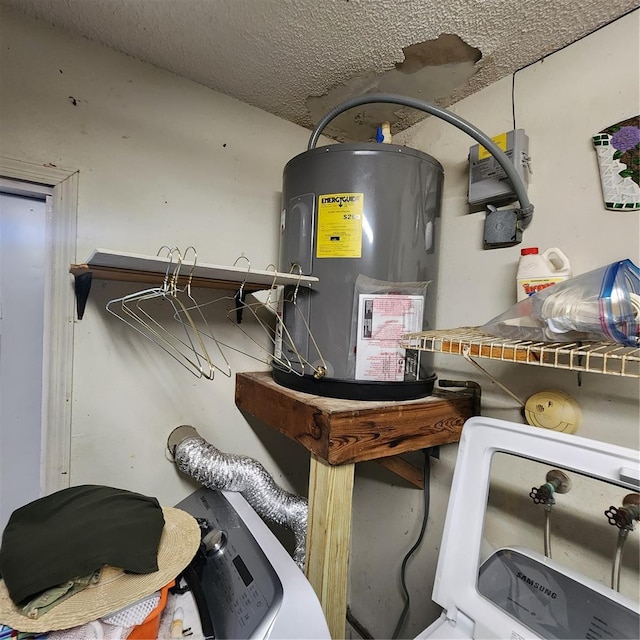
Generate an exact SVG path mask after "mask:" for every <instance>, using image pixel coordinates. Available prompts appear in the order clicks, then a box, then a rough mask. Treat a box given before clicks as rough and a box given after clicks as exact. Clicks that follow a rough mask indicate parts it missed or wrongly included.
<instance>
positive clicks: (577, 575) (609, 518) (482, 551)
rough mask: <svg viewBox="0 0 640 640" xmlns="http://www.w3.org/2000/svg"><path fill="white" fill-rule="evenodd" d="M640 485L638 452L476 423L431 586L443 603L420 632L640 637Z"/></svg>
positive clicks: (469, 426)
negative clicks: (638, 521)
mask: <svg viewBox="0 0 640 640" xmlns="http://www.w3.org/2000/svg"><path fill="white" fill-rule="evenodd" d="M639 487H640V465H639V461H638V452H637V451H634V450H631V449H627V448H623V447H619V446H615V445H611V444H607V443H603V442H599V441H595V440H589V439H586V438H582V437H578V436H575V435H568V434H564V433H557V432H554V431H549V430H545V429H540V428H535V427H529V426H526V425H521V424H514V423H510V422H505V421H500V420H494V419H490V418H483V417H477V418H471V419H470V420H468V421H467V423H466V424H465V426H464V428H463V432H462V436H461V440H460V445H459V452H458V458H457V460H456V467H455V471H454V476H453V483H452V487H451V495H450V500H449V506H448V510H447V515H446V521H445V527H444V532H443V536H442V546H441V550H440V555H439V558H438V565H437V569H436V577H435V583H434V589H433V595H432V598H433V601H434V602H436V603H437V604H439V605H440V606H441V607H442V608H443V612H442V615H441V616H440V618H439V619H438V620H436V621H435V622H434V623H433V624H432V625H430V626H429V627H428V628H427V629H425V630H424V631H423V632H422V633H420V634H419V635H418V636H417V638H421V639H425V638H435V639H449V638H450V639H453V638H456V639H469V638H476V639H478V638H500V639H507V638H509V639H511V640H521V639H522V638H544V639H560V638H561V639H566V640H569V639H571V640H575V639H576V638H616V639H619V638H630V639H631V638H633V639H637V638H638V637H640V633H639V632H640V617H639V615H638V599H637V598H638V574H637V570H638V567H637V565H638V531H637V530H636V531H633V530H632V529H633V524H632V521H633V520H634V519H635V518H636V517H637V515H638V511H637V507H638V497H639V496H638V493H637V492H638V489H639ZM625 494H626V495H625ZM621 505H627V506H621ZM633 509H635V511H633ZM605 512H606V513H605ZM623 515H624V516H625V517H623ZM627 516H628V517H627ZM516 521H517V522H516ZM611 525H616V526H611ZM629 525H630V526H629ZM625 528H626V530H627V533H626V534H625V533H624V531H623V530H624V529H625ZM557 532H562V533H563V537H562V538H561V537H560V536H557V538H555V537H554V533H557ZM622 540H627V547H626V551H625V553H626V554H627V555H628V556H629V559H630V561H631V566H627V565H622V564H621V563H620V561H621V558H622V552H623V551H624V550H625V547H624V546H622V545H621V541H622ZM556 545H557V547H558V548H557V549H555V546H556ZM629 545H632V548H629ZM592 547H593V549H592ZM609 554H610V555H609ZM616 568H617V574H616ZM611 570H613V571H612V572H611V573H609V572H610V571H611ZM621 574H622V576H621ZM621 577H622V578H623V580H622V587H623V588H621V586H620V580H621ZM614 587H615V588H614ZM625 591H626V593H625Z"/></svg>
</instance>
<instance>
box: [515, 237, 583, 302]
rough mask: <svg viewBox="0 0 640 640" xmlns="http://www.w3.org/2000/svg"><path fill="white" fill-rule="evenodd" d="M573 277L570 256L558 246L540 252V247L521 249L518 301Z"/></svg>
mask: <svg viewBox="0 0 640 640" xmlns="http://www.w3.org/2000/svg"><path fill="white" fill-rule="evenodd" d="M570 277H571V264H570V263H569V258H567V256H566V255H565V254H564V253H562V251H560V249H558V248H557V247H552V248H551V249H547V250H546V251H545V252H543V253H538V247H528V248H526V249H521V251H520V261H519V262H518V272H517V274H516V286H517V294H516V299H517V301H518V302H520V301H521V300H524V299H525V298H527V297H529V296H532V295H533V294H534V293H536V291H540V290H542V289H546V288H547V287H550V286H551V285H552V284H556V282H562V280H566V279H567V278H570Z"/></svg>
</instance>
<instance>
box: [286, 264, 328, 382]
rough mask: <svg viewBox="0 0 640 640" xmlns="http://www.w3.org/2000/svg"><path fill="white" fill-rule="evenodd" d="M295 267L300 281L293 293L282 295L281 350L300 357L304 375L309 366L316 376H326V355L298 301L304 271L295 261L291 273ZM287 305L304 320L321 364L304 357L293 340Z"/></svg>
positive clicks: (303, 322)
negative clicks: (285, 319)
mask: <svg viewBox="0 0 640 640" xmlns="http://www.w3.org/2000/svg"><path fill="white" fill-rule="evenodd" d="M294 269H297V271H298V281H297V282H296V286H295V288H294V289H293V292H292V294H291V295H290V296H289V297H287V296H286V295H285V296H283V297H282V300H281V305H280V313H279V314H278V319H279V325H278V326H279V327H282V329H283V330H284V333H283V334H282V336H281V341H282V342H281V350H282V352H283V353H284V351H285V349H287V348H288V349H290V350H291V351H292V352H293V353H294V354H295V357H296V358H298V360H299V362H300V364H301V365H302V372H301V373H300V375H304V371H305V368H306V367H308V368H309V370H310V371H311V372H312V375H313V377H314V378H317V379H319V378H324V377H325V376H326V375H327V363H326V361H325V359H324V356H323V355H322V352H321V351H320V347H319V346H318V343H317V342H316V339H315V338H314V336H313V332H312V331H311V328H310V327H309V322H308V320H307V318H306V316H305V314H304V312H303V311H302V309H301V308H300V307H299V306H298V304H297V302H298V291H299V289H300V281H301V279H302V276H303V272H302V267H301V266H300V265H299V264H297V263H294V264H293V265H292V266H291V269H290V270H289V273H293V272H294ZM286 305H290V307H291V308H293V312H294V314H296V316H297V317H299V318H300V319H301V320H302V324H303V325H304V328H305V330H306V332H307V335H308V336H309V339H310V340H311V343H312V344H313V348H314V349H315V352H316V354H317V356H318V358H317V359H316V360H315V362H316V363H317V362H318V361H319V362H320V364H313V363H312V362H311V361H310V360H308V359H307V358H304V357H303V356H302V354H301V353H300V351H299V350H298V348H297V346H296V345H295V341H294V340H293V338H292V337H291V334H290V333H289V331H288V330H287V328H286V325H285V324H284V316H285V306H286Z"/></svg>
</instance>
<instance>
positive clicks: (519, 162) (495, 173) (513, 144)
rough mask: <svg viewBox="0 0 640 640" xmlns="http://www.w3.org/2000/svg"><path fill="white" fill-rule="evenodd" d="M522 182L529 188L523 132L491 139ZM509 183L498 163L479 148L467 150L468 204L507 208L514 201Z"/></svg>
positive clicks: (525, 137) (514, 193) (502, 134)
mask: <svg viewBox="0 0 640 640" xmlns="http://www.w3.org/2000/svg"><path fill="white" fill-rule="evenodd" d="M492 140H493V142H495V143H496V145H498V148H499V149H501V150H502V151H504V152H505V154H506V155H507V157H508V158H509V159H510V160H511V162H513V165H514V166H515V168H516V171H517V172H518V175H519V176H520V177H521V178H522V181H523V182H524V184H525V186H528V184H529V138H528V137H527V134H526V133H525V132H524V129H514V130H512V131H507V132H506V133H501V134H500V135H498V136H495V137H494V138H492ZM517 199H518V198H517V195H516V192H515V191H514V190H513V187H512V185H511V181H510V180H509V178H507V174H506V173H505V172H504V169H503V168H502V167H501V166H500V163H499V162H498V161H497V160H496V159H495V158H494V157H493V156H492V155H491V154H490V153H489V152H488V151H487V150H486V149H485V148H484V147H483V146H482V145H479V144H476V145H473V146H472V147H471V148H470V149H469V204H472V205H485V204H494V205H499V204H506V203H508V202H513V201H514V200H517Z"/></svg>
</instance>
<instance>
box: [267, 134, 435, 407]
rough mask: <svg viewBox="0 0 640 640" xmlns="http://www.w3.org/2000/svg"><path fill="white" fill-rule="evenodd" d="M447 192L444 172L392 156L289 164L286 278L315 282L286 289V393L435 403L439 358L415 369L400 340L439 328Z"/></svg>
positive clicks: (380, 148)
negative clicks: (440, 228) (431, 397)
mask: <svg viewBox="0 0 640 640" xmlns="http://www.w3.org/2000/svg"><path fill="white" fill-rule="evenodd" d="M442 183H443V170H442V166H441V165H440V163H439V162H438V161H437V160H435V159H434V158H432V157H431V156H429V155H427V154H426V153H422V152H420V151H417V150H415V149H410V148H408V147H404V146H399V145H394V144H377V143H363V144H333V145H329V146H325V147H317V148H313V149H310V150H308V151H306V152H304V153H301V154H300V155H298V156H296V157H294V158H293V159H292V160H290V161H289V162H288V163H287V165H286V166H285V168H284V175H283V201H282V224H281V233H282V237H281V243H280V267H279V268H280V270H281V271H294V272H296V271H298V272H300V273H303V274H305V275H313V276H316V277H317V278H318V279H319V281H318V282H317V283H314V284H313V285H312V286H300V287H287V288H285V292H284V300H285V302H284V303H283V307H282V319H283V333H284V336H283V338H284V339H283V340H282V346H281V350H282V351H281V353H282V357H281V358H277V359H275V360H274V363H273V377H274V379H275V380H276V381H277V382H278V383H280V384H282V385H284V386H287V387H289V388H293V389H297V390H299V391H304V392H307V393H313V394H317V395H324V396H330V397H337V398H347V399H355V400H404V399H411V398H418V397H421V396H424V395H428V394H430V393H431V391H432V389H433V384H434V381H435V378H436V376H435V374H434V373H433V370H432V368H431V366H432V364H431V357H430V356H429V355H428V354H422V355H421V358H420V359H419V361H418V359H417V355H416V354H413V358H411V357H407V354H405V352H404V350H403V349H401V348H400V347H399V345H398V338H399V335H400V334H401V333H407V332H409V331H411V330H414V331H420V330H423V329H429V328H433V322H434V316H435V310H436V286H435V285H436V278H437V269H438V253H437V242H436V240H437V220H438V218H439V214H440V203H441V194H442ZM283 363H286V365H283Z"/></svg>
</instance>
